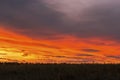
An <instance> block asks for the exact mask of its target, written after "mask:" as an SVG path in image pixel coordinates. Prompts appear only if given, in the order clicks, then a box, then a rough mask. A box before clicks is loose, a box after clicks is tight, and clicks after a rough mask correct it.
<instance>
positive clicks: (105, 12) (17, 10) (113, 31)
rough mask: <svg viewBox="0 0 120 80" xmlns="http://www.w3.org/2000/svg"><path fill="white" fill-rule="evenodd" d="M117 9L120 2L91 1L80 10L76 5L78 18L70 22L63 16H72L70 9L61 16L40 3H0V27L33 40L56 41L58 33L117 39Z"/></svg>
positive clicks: (34, 0)
mask: <svg viewBox="0 0 120 80" xmlns="http://www.w3.org/2000/svg"><path fill="white" fill-rule="evenodd" d="M67 1H68V0H67ZM70 1H72V0H70ZM91 1H92V0H91ZM69 5H72V4H69ZM61 6H62V5H61ZM73 6H75V5H73ZM119 7H120V1H117V0H115V1H112V0H110V1H109V0H105V1H104V0H101V3H100V1H99V2H97V1H94V4H92V6H90V7H89V8H85V9H84V10H82V11H79V6H77V8H78V9H77V11H76V12H74V13H77V14H75V15H76V16H77V17H76V18H75V19H71V20H69V18H66V17H70V16H66V15H69V14H71V13H72V14H73V12H72V10H71V11H69V12H67V14H66V13H62V11H58V10H55V9H53V8H51V7H50V6H48V5H47V4H46V3H44V1H43V0H0V24H5V25H9V28H11V29H12V28H13V29H15V30H17V31H18V32H20V33H22V34H25V35H29V36H32V37H40V38H41V37H47V38H48V39H56V38H57V39H59V37H56V36H57V33H59V34H64V35H65V34H67V35H74V36H77V37H105V38H111V39H117V40H120V36H119V34H120V31H119V30H120V27H119V26H120V16H119V14H120V9H119ZM73 11H74V10H73ZM81 12H82V13H81ZM71 16H72V15H71Z"/></svg>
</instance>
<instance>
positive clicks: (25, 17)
mask: <svg viewBox="0 0 120 80" xmlns="http://www.w3.org/2000/svg"><path fill="white" fill-rule="evenodd" d="M119 8H120V1H119V0H0V61H1V62H30V63H31V62H32V63H52V62H56V63H81V62H98V63H104V62H106V63H120V9H119Z"/></svg>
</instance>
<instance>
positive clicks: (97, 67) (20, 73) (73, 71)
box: [0, 63, 120, 80]
mask: <svg viewBox="0 0 120 80" xmlns="http://www.w3.org/2000/svg"><path fill="white" fill-rule="evenodd" d="M0 80H120V65H119V64H106V65H105V64H104V65H101V64H79V65H76V64H17V63H4V64H2V63H1V64H0Z"/></svg>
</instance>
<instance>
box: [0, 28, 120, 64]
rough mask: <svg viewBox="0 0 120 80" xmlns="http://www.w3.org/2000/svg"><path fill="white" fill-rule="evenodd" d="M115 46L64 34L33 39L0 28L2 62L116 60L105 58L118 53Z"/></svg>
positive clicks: (112, 43) (115, 44) (108, 42)
mask: <svg viewBox="0 0 120 80" xmlns="http://www.w3.org/2000/svg"><path fill="white" fill-rule="evenodd" d="M61 35H62V34H61ZM61 35H60V36H61ZM62 36H63V35H62ZM119 47H120V44H118V42H116V41H110V40H105V39H104V38H78V37H75V36H69V35H66V36H63V38H62V39H56V40H49V39H39V40H38V39H37V40H36V39H32V38H30V37H28V36H24V35H21V34H18V33H15V32H13V31H11V30H7V29H5V28H3V27H1V28H0V61H2V62H4V61H7V62H12V61H15V62H33V63H36V62H37V63H42V62H45V63H46V62H47V63H49V62H71V63H80V62H119V57H117V58H115V57H108V56H119V55H120V48H119Z"/></svg>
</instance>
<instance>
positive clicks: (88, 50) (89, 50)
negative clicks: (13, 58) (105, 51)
mask: <svg viewBox="0 0 120 80" xmlns="http://www.w3.org/2000/svg"><path fill="white" fill-rule="evenodd" d="M82 51H85V52H100V50H96V49H82Z"/></svg>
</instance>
